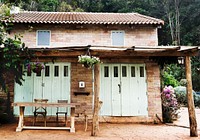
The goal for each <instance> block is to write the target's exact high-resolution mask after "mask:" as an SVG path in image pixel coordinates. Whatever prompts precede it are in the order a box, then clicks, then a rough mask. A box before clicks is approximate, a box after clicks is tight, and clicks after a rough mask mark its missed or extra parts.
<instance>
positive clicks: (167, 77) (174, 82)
mask: <svg viewBox="0 0 200 140" xmlns="http://www.w3.org/2000/svg"><path fill="white" fill-rule="evenodd" d="M163 81H164V85H168V86H169V85H170V86H173V87H176V86H178V85H179V82H178V81H177V80H176V79H175V78H174V77H173V76H172V75H170V74H168V73H167V72H164V74H163Z"/></svg>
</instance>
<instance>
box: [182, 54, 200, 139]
mask: <svg viewBox="0 0 200 140" xmlns="http://www.w3.org/2000/svg"><path fill="white" fill-rule="evenodd" d="M185 72H186V79H187V101H188V114H189V122H190V136H191V137H198V132H197V121H196V115H195V107H194V99H193V93H192V78H191V76H192V74H191V62H190V56H186V57H185Z"/></svg>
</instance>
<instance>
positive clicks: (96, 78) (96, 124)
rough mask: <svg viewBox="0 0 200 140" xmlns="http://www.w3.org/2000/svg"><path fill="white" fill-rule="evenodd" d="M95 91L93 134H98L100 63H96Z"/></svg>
mask: <svg viewBox="0 0 200 140" xmlns="http://www.w3.org/2000/svg"><path fill="white" fill-rule="evenodd" d="M94 73H95V80H94V82H95V91H94V111H93V120H92V131H91V135H92V136H97V132H98V126H99V92H100V87H99V86H100V65H99V64H96V65H95V72H94Z"/></svg>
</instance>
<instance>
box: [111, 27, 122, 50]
mask: <svg viewBox="0 0 200 140" xmlns="http://www.w3.org/2000/svg"><path fill="white" fill-rule="evenodd" d="M113 32H123V34H124V36H123V37H124V42H123V45H113ZM111 45H112V46H125V31H124V30H111Z"/></svg>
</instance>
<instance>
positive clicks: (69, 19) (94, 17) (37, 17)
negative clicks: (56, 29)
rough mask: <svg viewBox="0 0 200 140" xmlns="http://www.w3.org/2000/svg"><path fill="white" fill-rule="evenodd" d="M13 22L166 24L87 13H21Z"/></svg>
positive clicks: (137, 16)
mask: <svg viewBox="0 0 200 140" xmlns="http://www.w3.org/2000/svg"><path fill="white" fill-rule="evenodd" d="M11 22H13V23H61V24H63V23H64V24H155V25H163V24H164V21H163V20H160V19H156V18H153V17H149V16H145V15H141V14H138V13H87V12H21V13H18V14H15V15H14V18H13V20H12V21H11Z"/></svg>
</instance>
